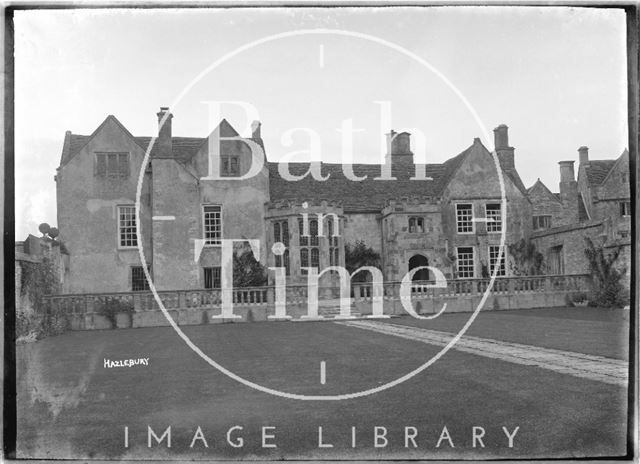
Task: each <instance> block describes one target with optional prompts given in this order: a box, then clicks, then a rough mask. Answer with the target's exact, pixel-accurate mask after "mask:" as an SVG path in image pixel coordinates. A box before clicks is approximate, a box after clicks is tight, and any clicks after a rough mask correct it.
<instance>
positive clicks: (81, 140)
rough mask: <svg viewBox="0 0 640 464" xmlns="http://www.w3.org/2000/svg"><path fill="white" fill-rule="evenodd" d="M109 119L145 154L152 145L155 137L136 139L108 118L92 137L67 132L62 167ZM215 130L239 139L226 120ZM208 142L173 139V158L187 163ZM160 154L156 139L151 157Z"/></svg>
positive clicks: (183, 138) (92, 135)
mask: <svg viewBox="0 0 640 464" xmlns="http://www.w3.org/2000/svg"><path fill="white" fill-rule="evenodd" d="M109 118H113V120H114V121H115V122H116V123H117V124H118V125H119V126H120V127H121V128H122V129H123V130H124V131H125V132H126V133H127V134H129V135H130V136H131V138H132V139H133V140H134V141H135V142H136V144H138V145H139V146H140V148H142V149H143V150H144V151H145V152H146V151H147V148H149V144H150V143H151V139H152V138H153V137H134V136H133V135H131V133H130V132H129V131H128V130H127V128H126V127H124V126H123V125H122V124H121V123H120V121H118V119H117V118H116V117H115V116H111V115H110V116H108V117H107V119H105V120H104V122H103V123H102V124H100V126H98V128H97V129H96V130H95V131H93V134H91V135H78V134H72V133H71V132H67V133H66V134H65V139H64V145H63V147H62V157H61V159H60V166H63V165H64V164H66V163H67V162H68V161H69V160H70V159H71V158H73V157H74V156H75V155H77V154H78V153H79V152H80V151H81V150H82V149H83V148H84V147H85V145H86V144H87V143H89V141H90V140H91V139H92V138H93V137H94V136H95V135H96V134H97V133H98V132H99V131H100V129H101V128H102V126H104V125H105V124H106V122H107V120H109ZM214 130H218V131H219V135H220V136H221V137H237V136H238V132H236V130H235V129H234V128H233V126H232V125H231V124H229V122H228V121H227V120H226V119H223V120H222V121H220V124H219V125H218V127H217V128H216V129H214ZM205 140H207V138H206V137H172V138H171V142H172V150H171V151H172V154H173V157H174V158H176V159H178V160H182V161H186V160H189V159H191V158H192V157H193V156H194V155H195V154H196V153H197V152H198V150H199V149H200V147H201V146H202V144H203V143H204V142H205ZM157 153H158V141H157V137H156V141H155V142H154V144H153V147H152V148H151V157H152V158H153V157H154V156H155V155H157Z"/></svg>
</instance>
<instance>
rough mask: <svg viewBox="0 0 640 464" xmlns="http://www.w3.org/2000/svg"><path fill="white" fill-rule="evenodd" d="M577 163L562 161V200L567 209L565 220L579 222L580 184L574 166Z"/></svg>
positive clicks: (560, 163)
mask: <svg viewBox="0 0 640 464" xmlns="http://www.w3.org/2000/svg"><path fill="white" fill-rule="evenodd" d="M574 163H575V161H560V162H559V163H558V164H559V165H560V200H562V204H563V205H564V207H565V212H564V214H563V216H565V219H567V220H569V221H572V222H577V220H578V182H576V176H575V171H574V169H573V164H574Z"/></svg>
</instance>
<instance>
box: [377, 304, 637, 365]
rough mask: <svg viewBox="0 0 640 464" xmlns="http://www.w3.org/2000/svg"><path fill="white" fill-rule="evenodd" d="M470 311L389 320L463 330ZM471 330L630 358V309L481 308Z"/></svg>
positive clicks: (510, 339)
mask: <svg viewBox="0 0 640 464" xmlns="http://www.w3.org/2000/svg"><path fill="white" fill-rule="evenodd" d="M470 315H471V313H452V314H446V313H445V314H443V315H442V316H440V317H438V318H436V319H433V320H427V321H425V320H417V319H415V318H413V317H411V316H408V315H407V316H402V317H399V318H393V319H390V320H389V322H391V323H393V324H406V325H410V326H414V327H423V328H425V329H433V330H441V331H444V332H456V333H457V332H458V331H459V330H460V329H462V327H463V326H464V324H465V323H466V322H467V321H468V320H469V317H470ZM466 334H467V335H471V336H474V337H483V338H493V339H496V340H502V341H506V342H513V343H522V344H525V345H533V346H540V347H543V348H553V349H556V350H564V351H575V352H578V353H585V354H592V355H598V356H605V357H608V358H614V359H624V360H627V359H628V356H629V311H628V310H623V309H606V308H544V309H524V310H522V309H521V310H513V311H480V313H479V314H478V317H477V318H476V319H475V321H473V324H471V326H470V327H469V330H468V331H467V332H466Z"/></svg>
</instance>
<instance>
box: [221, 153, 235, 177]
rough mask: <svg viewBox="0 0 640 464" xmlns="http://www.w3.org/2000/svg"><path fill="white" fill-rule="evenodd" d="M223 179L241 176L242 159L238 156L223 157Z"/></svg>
mask: <svg viewBox="0 0 640 464" xmlns="http://www.w3.org/2000/svg"><path fill="white" fill-rule="evenodd" d="M220 161H221V163H222V169H221V170H220V171H221V173H222V177H238V176H239V175H240V157H239V156H238V155H222V156H221V157H220Z"/></svg>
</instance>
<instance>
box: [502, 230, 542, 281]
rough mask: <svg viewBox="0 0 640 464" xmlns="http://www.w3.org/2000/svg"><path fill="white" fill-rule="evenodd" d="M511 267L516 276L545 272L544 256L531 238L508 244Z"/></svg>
mask: <svg viewBox="0 0 640 464" xmlns="http://www.w3.org/2000/svg"><path fill="white" fill-rule="evenodd" d="M508 249H509V256H510V257H511V261H510V262H509V268H510V270H511V274H512V275H515V276H528V275H542V274H544V272H545V267H544V256H543V255H542V253H540V252H539V251H538V249H537V248H536V245H535V244H534V243H532V242H531V241H529V240H525V239H523V238H522V239H520V240H519V241H518V242H516V243H513V244H511V245H509V246H508Z"/></svg>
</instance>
